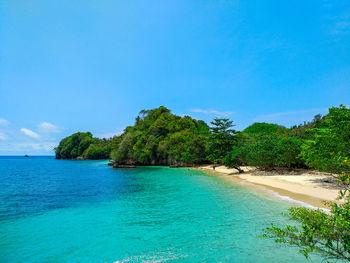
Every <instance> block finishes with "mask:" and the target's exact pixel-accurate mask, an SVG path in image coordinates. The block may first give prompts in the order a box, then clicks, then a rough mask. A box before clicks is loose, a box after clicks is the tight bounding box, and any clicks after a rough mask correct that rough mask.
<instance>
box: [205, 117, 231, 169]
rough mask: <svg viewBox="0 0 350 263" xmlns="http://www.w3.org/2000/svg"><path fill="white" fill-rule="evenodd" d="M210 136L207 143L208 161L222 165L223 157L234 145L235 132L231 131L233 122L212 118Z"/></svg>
mask: <svg viewBox="0 0 350 263" xmlns="http://www.w3.org/2000/svg"><path fill="white" fill-rule="evenodd" d="M210 123H211V124H212V125H213V126H211V127H210V131H211V134H210V136H209V139H208V143H207V152H208V159H209V160H210V161H212V162H213V163H219V164H222V163H223V161H224V158H225V156H226V155H227V153H228V152H230V151H231V150H232V148H233V146H234V145H235V142H236V141H235V134H236V131H235V130H233V129H231V128H232V127H234V125H233V121H230V120H229V119H220V118H214V120H213V121H212V122H210Z"/></svg>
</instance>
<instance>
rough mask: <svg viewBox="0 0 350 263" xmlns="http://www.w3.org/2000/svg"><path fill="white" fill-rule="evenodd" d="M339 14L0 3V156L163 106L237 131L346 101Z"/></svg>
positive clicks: (346, 18)
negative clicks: (221, 121) (228, 123)
mask: <svg viewBox="0 0 350 263" xmlns="http://www.w3.org/2000/svg"><path fill="white" fill-rule="evenodd" d="M349 47H350V2H349V1H348V0H346V1H330V0H327V1H321V0H317V1H311V0H310V1H304V0H303V1H297V0H296V1H287V0H285V1H282V0H277V1H273V0H270V1H224V0H215V1H191V0H186V1H185V0H183V1H182V0H177V1H153V0H147V1H133V0H130V1H115V0H113V1H112V0H96V1H89V0H84V1H71V0H70V1H66V0H60V1H46V0H43V1H40V0H37V1H33V0H22V1H17V0H11V1H5V0H0V155H1V154H25V153H28V154H53V151H52V149H53V147H54V146H55V145H57V143H58V142H59V140H60V139H61V138H62V137H64V136H67V135H69V134H71V133H73V132H76V131H91V132H92V133H93V134H94V135H97V136H102V137H103V136H110V135H112V134H115V133H118V132H120V131H122V130H123V128H124V127H125V126H127V125H132V124H133V122H134V118H135V117H136V115H137V114H138V112H139V111H140V110H142V109H149V108H155V107H158V106H160V105H164V106H166V107H168V108H170V109H171V110H172V111H173V112H174V113H176V114H179V115H191V116H192V117H195V118H198V119H203V120H205V121H210V120H211V119H212V118H213V117H215V116H225V117H228V118H230V119H232V120H234V121H235V123H236V124H237V127H236V128H238V129H243V128H245V127H247V126H248V125H250V124H252V123H253V122H257V121H258V122H261V121H267V122H273V123H278V124H282V125H286V126H290V125H293V124H298V123H301V122H303V121H304V120H310V119H312V117H313V116H314V115H315V114H317V113H326V112H327V108H328V107H330V106H336V105H339V104H341V103H342V104H345V105H349V104H350V103H349V100H350V48H349Z"/></svg>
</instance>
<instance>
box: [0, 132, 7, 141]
mask: <svg viewBox="0 0 350 263" xmlns="http://www.w3.org/2000/svg"><path fill="white" fill-rule="evenodd" d="M6 140H7V136H6V134H5V133H3V132H0V141H6Z"/></svg>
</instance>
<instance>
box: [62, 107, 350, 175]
mask: <svg viewBox="0 0 350 263" xmlns="http://www.w3.org/2000/svg"><path fill="white" fill-rule="evenodd" d="M233 128H234V124H233V122H232V121H231V120H228V119H219V118H215V119H214V120H213V121H212V122H211V123H210V125H208V124H207V123H205V122H204V121H201V120H196V119H193V118H191V117H190V116H184V117H181V116H177V115H175V114H172V113H171V111H170V110H169V109H167V108H166V107H163V106H161V107H159V108H156V109H151V110H142V111H141V112H140V114H139V115H138V116H137V117H136V120H135V124H134V125H133V126H128V127H126V128H125V130H124V132H123V133H122V134H121V135H119V136H114V137H112V138H109V139H99V138H95V137H93V136H92V134H91V133H90V132H78V133H74V134H73V135H71V136H69V137H66V138H64V139H63V140H61V142H60V143H59V145H58V147H57V148H56V149H55V151H56V158H57V159H110V158H111V159H113V160H114V162H115V163H116V164H119V165H125V164H127V165H175V166H176V165H178V166H190V165H195V164H202V163H214V164H224V165H226V166H229V167H237V168H238V167H239V166H242V165H249V166H256V167H259V168H262V169H274V168H312V169H317V170H321V171H329V172H340V171H343V170H344V169H345V170H347V169H348V167H347V166H346V165H343V160H344V159H345V158H349V157H350V109H349V108H347V107H345V106H343V105H340V106H339V107H332V108H330V109H329V112H328V114H326V115H325V116H321V115H316V116H315V117H314V119H313V120H311V121H309V122H304V123H303V124H300V125H296V126H293V127H290V128H286V127H284V126H281V125H277V124H271V123H254V124H252V125H251V126H249V127H247V128H246V129H244V130H243V131H236V130H234V129H233Z"/></svg>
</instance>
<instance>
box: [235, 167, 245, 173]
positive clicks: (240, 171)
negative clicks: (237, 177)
mask: <svg viewBox="0 0 350 263" xmlns="http://www.w3.org/2000/svg"><path fill="white" fill-rule="evenodd" d="M233 168H235V169H236V170H238V172H239V173H240V174H241V173H244V171H243V170H242V169H241V168H239V166H235V167H233Z"/></svg>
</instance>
